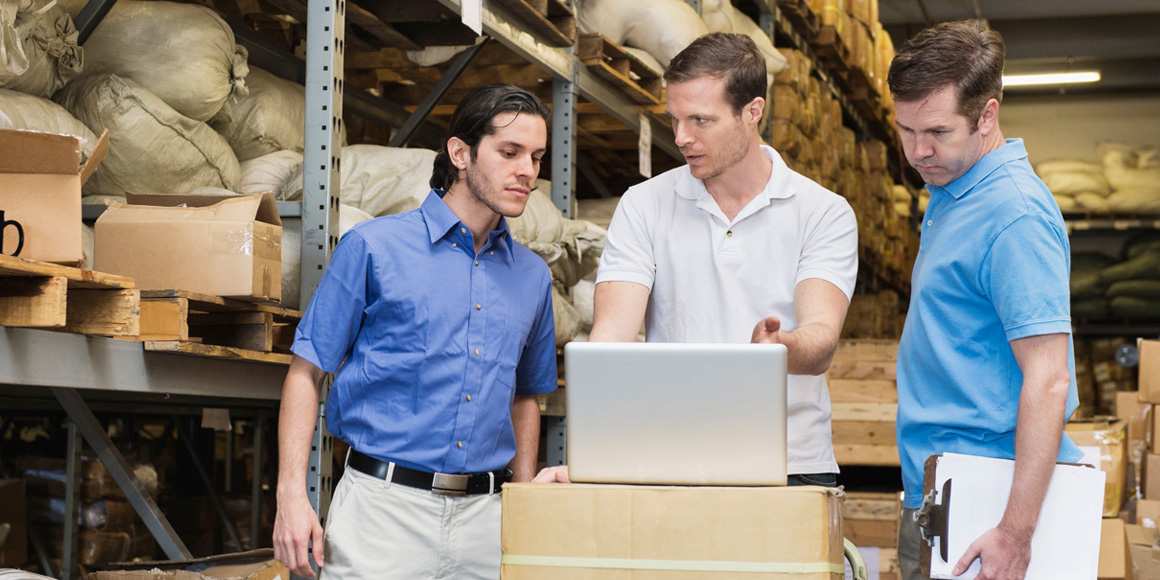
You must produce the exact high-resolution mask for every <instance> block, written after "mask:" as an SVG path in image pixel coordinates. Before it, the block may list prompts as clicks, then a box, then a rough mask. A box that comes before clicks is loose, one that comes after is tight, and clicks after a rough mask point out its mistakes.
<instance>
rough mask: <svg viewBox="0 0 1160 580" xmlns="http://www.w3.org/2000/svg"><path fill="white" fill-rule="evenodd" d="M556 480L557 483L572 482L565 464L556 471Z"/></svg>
mask: <svg viewBox="0 0 1160 580" xmlns="http://www.w3.org/2000/svg"><path fill="white" fill-rule="evenodd" d="M556 481H557V482H559V483H572V478H571V477H570V476H569V475H568V466H567V465H565V466H564V467H561V468H560V469H559V470H557V471H556Z"/></svg>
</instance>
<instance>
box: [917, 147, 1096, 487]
mask: <svg viewBox="0 0 1160 580" xmlns="http://www.w3.org/2000/svg"><path fill="white" fill-rule="evenodd" d="M927 187H928V189H929V190H930V194H931V195H930V205H929V207H928V208H927V211H926V216H925V217H924V218H923V224H922V238H921V245H920V246H919V252H918V258H917V260H916V261H915V263H914V272H913V275H912V276H911V297H910V309H909V311H908V312H907V315H906V328H905V330H904V331H903V333H902V343H901V345H900V348H899V353H898V449H899V453H900V455H901V459H902V478H903V484H904V486H905V488H906V499H905V501H904V506H905V507H907V508H917V507H919V506H921V504H922V479H923V477H922V476H923V463H924V462H925V461H926V458H927V457H929V456H930V455H934V454H937V453H946V452H953V453H965V454H971V455H983V456H989V457H1001V458H1006V459H1012V458H1014V457H1015V424H1016V418H1017V415H1018V411H1019V394H1020V391H1021V389H1022V385H1023V373H1022V372H1020V370H1019V365H1018V363H1017V362H1016V360H1015V356H1014V354H1013V352H1012V350H1011V345H1010V344H1009V343H1010V341H1013V340H1017V339H1020V338H1026V337H1029V336H1038V335H1044V334H1056V333H1066V334H1069V335H1070V334H1071V305H1070V296H1069V287H1068V276H1069V272H1070V270H1071V250H1070V245H1069V244H1068V240H1067V233H1066V230H1065V229H1064V223H1063V216H1062V215H1061V214H1060V212H1059V207H1058V206H1057V205H1056V204H1055V201H1054V199H1053V198H1052V197H1051V191H1049V190H1048V189H1047V186H1046V185H1044V184H1043V181H1041V180H1040V179H1039V177H1038V176H1036V175H1035V172H1034V171H1033V170H1032V169H1031V164H1030V163H1028V162H1027V150H1026V149H1025V148H1024V147H1023V140H1022V139H1008V140H1007V142H1006V143H1005V144H1004V145H1002V146H1001V147H999V148H998V149H996V150H994V151H992V152H990V153H988V154H987V155H985V156H983V158H982V159H980V160H979V161H978V162H977V163H975V165H974V166H972V167H971V168H970V169H969V170H968V171H967V172H966V173H964V174H963V175H962V176H961V177H959V178H958V179H956V180H954V181H952V182H950V183H948V184H947V185H946V186H943V187H939V186H935V185H928V186H927ZM1067 358H1068V368H1069V371H1070V373H1071V376H1072V380H1071V388H1070V389H1069V390H1068V395H1067V407H1066V411H1065V414H1064V416H1065V417H1070V416H1071V414H1072V413H1073V412H1074V411H1075V409H1076V407H1078V406H1079V397H1078V395H1077V393H1076V386H1075V355H1074V352H1073V350H1072V348H1071V343H1070V342H1069V343H1068V357H1067ZM1080 458H1081V453H1080V450H1079V448H1078V447H1076V446H1075V444H1074V443H1072V441H1071V439H1069V438H1068V437H1067V435H1064V436H1063V438H1062V441H1061V444H1060V450H1059V460H1060V461H1078V460H1079V459H1080Z"/></svg>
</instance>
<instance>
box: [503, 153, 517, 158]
mask: <svg viewBox="0 0 1160 580" xmlns="http://www.w3.org/2000/svg"><path fill="white" fill-rule="evenodd" d="M503 156H504V157H507V158H508V159H511V158H512V157H515V156H516V152H515V151H504V152H503Z"/></svg>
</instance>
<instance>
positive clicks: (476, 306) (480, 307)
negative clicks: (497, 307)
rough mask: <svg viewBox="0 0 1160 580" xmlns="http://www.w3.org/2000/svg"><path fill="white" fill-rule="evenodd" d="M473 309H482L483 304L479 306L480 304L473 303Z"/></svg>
mask: <svg viewBox="0 0 1160 580" xmlns="http://www.w3.org/2000/svg"><path fill="white" fill-rule="evenodd" d="M475 309H476V310H483V306H481V305H479V304H476V305H475Z"/></svg>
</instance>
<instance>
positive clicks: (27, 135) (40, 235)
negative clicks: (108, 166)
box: [0, 129, 108, 264]
mask: <svg viewBox="0 0 1160 580" xmlns="http://www.w3.org/2000/svg"><path fill="white" fill-rule="evenodd" d="M107 150H108V132H105V133H102V134H101V137H100V139H99V140H98V141H97V144H96V146H95V148H94V150H93V153H92V155H91V156H90V157H89V158H88V159H87V160H82V158H81V157H82V153H81V141H80V139H77V138H76V137H71V136H68V135H55V134H52V133H40V132H35V131H15V130H11V129H0V228H2V231H0V241H2V243H0V253H3V254H6V255H9V256H20V257H21V258H28V259H30V260H42V261H45V262H60V263H66V264H75V263H77V262H81V261H83V260H84V259H85V255H84V242H83V239H82V237H81V227H82V224H81V186H82V185H84V183H85V181H87V180H88V178H89V177H90V176H92V174H93V172H95V171H96V170H97V166H99V165H100V163H101V160H102V159H104V157H105V153H106V151H107Z"/></svg>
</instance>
